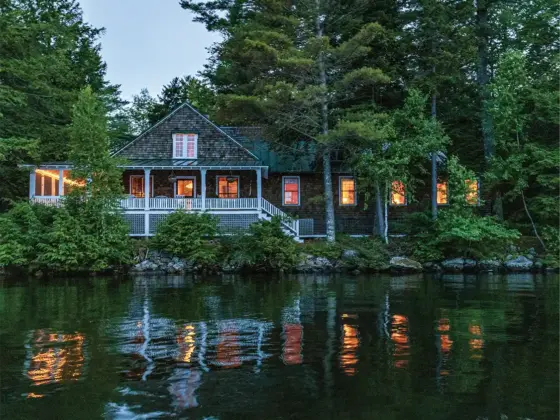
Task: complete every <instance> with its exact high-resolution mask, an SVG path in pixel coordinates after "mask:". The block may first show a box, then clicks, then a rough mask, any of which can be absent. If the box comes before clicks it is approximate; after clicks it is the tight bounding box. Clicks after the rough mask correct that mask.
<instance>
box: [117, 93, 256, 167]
mask: <svg viewBox="0 0 560 420" xmlns="http://www.w3.org/2000/svg"><path fill="white" fill-rule="evenodd" d="M185 108H188V109H189V110H191V111H192V112H194V113H195V114H196V115H197V116H198V117H200V118H202V120H203V121H204V122H205V123H207V124H209V125H210V126H211V127H212V128H213V129H215V130H216V131H217V132H219V133H220V134H222V135H223V136H224V137H225V138H226V139H227V140H229V141H231V142H233V143H235V145H236V146H237V147H239V148H241V149H242V150H243V151H244V152H246V153H247V154H248V155H249V156H250V157H252V158H254V159H255V160H259V157H258V156H257V155H255V154H254V153H253V152H251V151H250V150H249V149H247V148H246V147H245V146H244V145H243V144H241V143H240V142H239V141H237V140H236V139H235V138H233V136H231V135H230V134H229V133H227V132H226V131H224V130H223V129H222V128H221V127H219V126H217V125H216V124H215V123H214V122H212V120H210V119H209V118H208V117H207V116H206V115H203V114H201V113H200V112H199V111H198V110H197V109H196V108H194V107H193V106H192V105H191V104H189V103H188V102H185V103H183V104H182V105H180V106H178V107H177V108H175V109H174V110H173V111H171V112H170V113H169V114H167V115H166V116H165V117H164V118H162V119H161V120H159V121H158V122H157V123H155V124H154V125H152V126H151V127H150V128H148V129H147V130H145V131H143V132H142V133H140V134H139V135H138V136H137V137H136V138H134V139H133V140H132V141H130V142H129V143H127V144H126V145H124V146H123V147H121V148H120V149H119V150H117V151H115V152H113V153H111V155H112V156H118V155H120V154H121V153H122V152H124V151H125V150H126V149H128V148H129V147H130V146H132V145H133V144H135V143H136V142H137V141H138V140H141V139H143V138H145V137H146V136H147V135H148V134H150V133H152V132H153V131H154V130H155V129H156V128H157V127H159V126H161V125H162V124H163V123H165V122H166V121H168V120H170V119H171V117H173V116H174V115H176V114H177V113H178V112H179V111H181V110H182V109H185Z"/></svg>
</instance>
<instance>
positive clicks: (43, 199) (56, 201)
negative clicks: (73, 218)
mask: <svg viewBox="0 0 560 420" xmlns="http://www.w3.org/2000/svg"><path fill="white" fill-rule="evenodd" d="M33 202H34V203H36V204H43V205H45V206H54V207H59V206H60V205H61V204H62V197H59V196H54V195H52V196H47V195H43V196H40V197H37V196H36V197H33Z"/></svg>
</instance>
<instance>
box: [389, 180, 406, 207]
mask: <svg viewBox="0 0 560 420" xmlns="http://www.w3.org/2000/svg"><path fill="white" fill-rule="evenodd" d="M391 204H392V205H393V206H404V205H406V197H405V191H404V184H403V183H402V182H401V181H393V182H392V183H391Z"/></svg>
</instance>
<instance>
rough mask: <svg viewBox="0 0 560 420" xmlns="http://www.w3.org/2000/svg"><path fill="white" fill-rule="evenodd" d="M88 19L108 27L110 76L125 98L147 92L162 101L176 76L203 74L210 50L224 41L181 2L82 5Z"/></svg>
mask: <svg viewBox="0 0 560 420" xmlns="http://www.w3.org/2000/svg"><path fill="white" fill-rule="evenodd" d="M80 4H81V6H82V9H83V11H84V20H85V21H86V22H89V23H91V24H92V25H93V26H94V27H105V35H103V36H102V38H101V45H102V55H103V59H104V60H105V62H106V63H107V77H108V79H109V81H110V82H111V83H115V84H120V85H121V89H122V92H123V97H124V98H125V99H130V98H131V97H132V95H134V94H137V93H139V92H140V89H142V88H144V87H146V88H148V90H149V91H150V93H151V94H152V96H156V94H158V93H159V92H160V90H161V87H162V86H163V85H164V84H166V83H168V82H169V81H170V80H171V79H172V78H173V77H175V76H185V75H193V76H194V75H195V74H196V72H197V71H199V70H201V69H202V66H203V64H204V63H205V62H206V59H207V57H208V53H207V52H206V48H207V47H208V46H210V45H211V44H212V43H213V42H216V41H218V40H219V36H218V35H217V34H214V33H209V32H207V31H206V28H205V27H204V25H202V24H199V23H193V22H192V15H191V13H190V12H188V11H186V10H183V9H182V8H181V6H179V0H80Z"/></svg>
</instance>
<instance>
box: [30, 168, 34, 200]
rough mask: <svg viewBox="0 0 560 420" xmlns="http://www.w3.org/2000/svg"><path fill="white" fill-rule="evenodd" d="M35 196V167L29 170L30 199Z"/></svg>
mask: <svg viewBox="0 0 560 420" xmlns="http://www.w3.org/2000/svg"><path fill="white" fill-rule="evenodd" d="M33 197H35V168H33V169H31V172H29V199H30V200H31V199H33Z"/></svg>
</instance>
